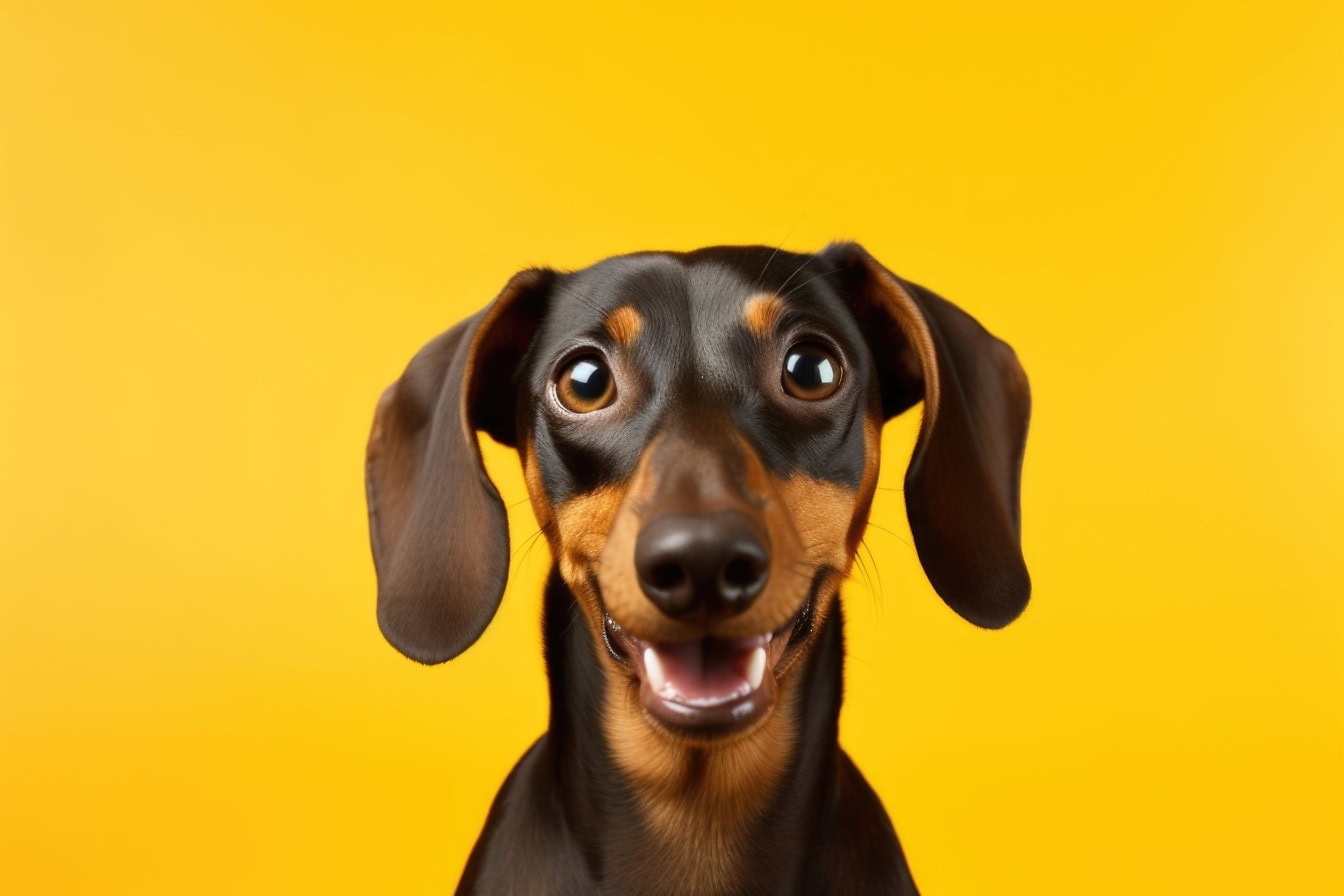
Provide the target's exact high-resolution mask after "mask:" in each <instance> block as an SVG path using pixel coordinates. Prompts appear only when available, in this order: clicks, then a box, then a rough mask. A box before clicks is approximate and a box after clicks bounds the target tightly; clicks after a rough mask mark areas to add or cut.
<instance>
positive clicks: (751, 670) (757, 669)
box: [747, 647, 765, 691]
mask: <svg viewBox="0 0 1344 896" xmlns="http://www.w3.org/2000/svg"><path fill="white" fill-rule="evenodd" d="M764 677H765V648H764V647H757V648H756V649H755V650H753V651H752V652H751V659H750V660H748V661H747V684H749V685H751V689H752V690H753V691H754V690H756V689H757V688H758V687H760V686H761V679H762V678H764Z"/></svg>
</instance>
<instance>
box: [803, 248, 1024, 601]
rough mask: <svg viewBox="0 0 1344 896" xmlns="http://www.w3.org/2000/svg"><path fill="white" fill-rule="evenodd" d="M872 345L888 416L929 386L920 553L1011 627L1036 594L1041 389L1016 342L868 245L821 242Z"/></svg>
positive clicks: (908, 482) (941, 587)
mask: <svg viewBox="0 0 1344 896" xmlns="http://www.w3.org/2000/svg"><path fill="white" fill-rule="evenodd" d="M821 258H822V260H823V261H824V262H830V266H831V267H833V268H835V269H836V274H837V276H838V281H839V283H840V284H841V285H842V289H843V291H844V293H845V296H846V299H847V300H848V301H849V303H850V307H851V309H852V310H853V312H854V315H855V317H856V318H857V319H858V322H859V325H860V327H861V328H862V330H863V332H864V333H865V334H867V338H868V340H869V343H870V345H871V348H872V352H873V356H874V358H875V360H876V363H877V368H878V380H879V383H880V386H881V391H882V413H883V417H884V419H889V418H891V417H893V416H895V415H896V414H899V413H901V412H902V411H904V410H906V409H907V408H908V407H910V406H911V405H912V404H914V403H915V402H916V401H919V400H920V399H921V398H922V399H923V400H924V419H923V422H922V423H921V425H920V430H919V439H918V441H917V442H916V444H915V451H914V454H913V455H912V456H911V458H910V467H909V469H908V470H907V471H906V474H905V504H906V513H907V514H908V515H909V517H910V530H911V532H912V533H913V534H914V536H915V547H916V549H917V550H918V552H919V560H920V563H921V564H923V566H924V571H925V573H926V574H927V575H928V577H929V581H930V582H931V583H932V584H933V587H934V589H935V590H936V591H937V592H938V593H939V594H940V595H941V596H942V598H943V600H945V601H946V602H947V604H948V606H950V607H951V608H952V609H954V610H956V611H957V613H959V614H960V615H961V616H963V617H964V618H965V619H967V620H969V621H970V622H973V623H975V624H976V625H979V626H983V627H985V628H1002V627H1003V626H1005V625H1007V624H1008V623H1010V622H1012V621H1013V620H1014V619H1016V618H1017V616H1018V614H1020V613H1021V612H1022V610H1023V609H1024V608H1025V607H1026V605H1027V599H1028V598H1029V597H1030V596H1031V578H1030V577H1029V576H1028V574H1027V566H1026V561H1025V560H1024V559H1023V558H1022V543H1021V509H1020V507H1021V503H1020V498H1019V485H1020V482H1021V477H1022V453H1023V450H1024V449H1025V447H1026V440H1027V420H1028V418H1029V416H1030V413H1031V393H1030V391H1029V389H1028V386H1027V377H1026V374H1025V373H1024V372H1023V371H1022V367H1021V366H1020V365H1019V364H1018V362H1017V356H1016V355H1015V354H1014V353H1013V350H1012V349H1011V348H1009V347H1008V345H1007V344H1005V343H1003V342H1000V341H999V340H998V339H995V338H994V337H993V336H991V335H990V334H989V333H988V332H987V331H986V330H985V328H984V327H982V326H980V324H978V323H977V322H976V321H975V320H974V318H972V317H971V316H970V315H968V314H966V313H965V312H964V311H962V310H961V309H959V308H957V307H956V306H955V305H953V304H951V303H950V302H947V301H945V300H944V299H941V298H939V297H938V296H936V295H934V294H933V293H931V292H929V291H928V290H927V289H924V288H923V287H921V286H917V285H915V284H913V283H908V282H906V281H904V280H901V279H900V278H899V277H897V276H896V275H894V274H892V273H891V271H889V270H887V269H886V268H885V267H883V266H882V265H881V264H879V263H878V262H877V260H876V259H874V258H873V257H872V256H871V255H869V254H868V252H867V251H866V250H865V249H864V248H863V247H862V246H859V245H857V244H854V243H840V244H837V245H833V246H830V247H828V248H827V249H826V250H825V251H824V252H823V253H822V254H821Z"/></svg>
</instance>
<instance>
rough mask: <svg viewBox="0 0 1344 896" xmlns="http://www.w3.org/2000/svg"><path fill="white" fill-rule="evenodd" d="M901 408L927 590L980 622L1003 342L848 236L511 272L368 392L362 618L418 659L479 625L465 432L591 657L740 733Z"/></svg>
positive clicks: (500, 564) (989, 623)
mask: <svg viewBox="0 0 1344 896" xmlns="http://www.w3.org/2000/svg"><path fill="white" fill-rule="evenodd" d="M921 399H922V400H923V401H924V417H923V422H922V425H921V428H920V433H919V440H918V444H917V445H916V447H915V451H914V455H913V457H912V459H911V461H910V466H909V470H908V472H907V475H906V488H905V500H906V505H907V511H908V514H909V518H910V525H911V530H912V532H913V533H914V537H915V544H916V547H917V549H918V552H919V557H920V561H921V562H922V564H923V566H924V569H925V571H926V573H927V574H928V576H929V579H930V581H931V582H932V584H933V586H934V588H935V589H936V590H937V591H938V593H939V594H940V595H941V596H942V597H943V599H944V600H945V601H946V602H947V603H948V604H949V605H950V606H951V607H952V608H953V609H954V610H956V611H957V612H958V613H959V614H961V615H962V616H963V617H965V618H966V619H968V620H970V621H971V622H973V623H975V624H977V625H981V626H985V627H989V628H998V627H1000V626H1003V625H1006V624H1007V623H1008V622H1010V621H1012V620H1013V619H1014V618H1015V617H1016V616H1017V615H1018V614H1019V613H1020V612H1021V611H1022V609H1023V607H1024V606H1025V605H1026V602H1027V598H1028V594H1029V591H1030V582H1029V579H1028V577H1027V570H1026V566H1025V564H1024V562H1023V559H1022V554H1021V549H1020V539H1019V510H1018V508H1019V501H1018V481H1019V475H1020V470H1021V463H1022V452H1023V447H1024V444H1025V440H1026V431H1027V417H1028V410H1029V403H1030V399H1029V395H1028V390H1027V382H1026V378H1025V376H1024V374H1023V372H1022V369H1021V367H1020V366H1019V365H1018V363H1017V360H1016V357H1015V356H1014V354H1013V352H1012V350H1011V349H1010V348H1009V347H1008V346H1007V345H1005V344H1004V343H1002V342H1000V341H999V340H997V339H995V338H994V337H993V336H991V335H990V334H989V333H987V332H986V331H985V330H984V329H983V328H982V327H981V326H980V325H979V324H977V323H976V322H975V321H974V320H973V319H971V318H970V317H969V316H967V315H966V314H965V313H963V312H962V311H960V310H958V309H957V308H956V307H954V306H953V305H951V304H949V303H948V302H946V301H944V300H943V299H941V298H939V297H937V296H935V295H933V294H932V293H930V292H928V291H927V290H925V289H922V288H921V287H919V286H916V285H914V284H911V283H908V282H905V281H902V280H900V279H899V278H897V277H896V276H895V275H893V274H892V273H891V272H890V271H888V270H887V269H886V268H884V267H883V266H882V265H881V264H879V263H878V262H877V261H875V260H874V259H873V258H872V257H871V256H870V255H869V254H868V253H867V252H866V251H864V250H863V249H862V248H861V247H859V246H857V245H854V244H839V245H835V246H832V247H830V248H828V249H827V250H825V251H824V252H821V253H819V254H817V255H795V254H792V253H787V252H774V251H771V250H770V249H768V248H761V247H747V248H716V249H704V250H700V251H697V252H691V253H687V254H675V253H647V254H638V255H629V256H623V257H619V258H613V259H609V260H607V261H603V262H601V263H599V264H596V265H594V266H592V267H590V268H587V269H585V270H581V271H578V272H575V273H570V274H557V273H555V272H552V271H545V270H530V271H524V272H523V273H520V274H518V275H517V276H515V277H514V278H513V280H511V281H510V282H509V284H508V285H507V286H506V287H505V288H504V291H503V292H502V293H501V294H500V296H499V297H498V298H497V299H496V300H495V301H494V302H493V303H492V304H491V305H490V306H489V307H487V308H486V309H485V310H484V311H482V312H480V313H479V314H477V315H475V316H474V317H472V318H470V319H468V320H466V321H464V322H463V323H461V324H459V325H457V326H456V327H454V328H453V329H451V330H449V331H448V332H446V333H444V334H443V335H441V336H439V337H438V338H437V339H435V340H434V341H433V342H431V343H430V344H429V345H427V346H426V347H425V348H424V349H423V350H422V351H421V352H420V353H419V354H418V355H416V357H415V358H414V359H413V360H412V361H411V363H410V366H409V367H408V368H407V369H406V372H405V374H404V375H403V376H402V378H401V379H400V380H399V381H398V382H397V383H396V384H394V385H393V386H392V387H391V388H389V389H388V390H387V392H386V393H385V394H384V395H383V398H382V400H381V401H380V402H379V405H378V411H377V416H376V419H375V421H374V427H373V433H372V436H371V437H370V441H369V449H368V468H367V477H368V479H367V481H368V499H369V518H370V527H371V530H372V539H373V549H374V560H375V565H376V567H377V571H378V620H379V623H380V625H381V626H382V630H383V633H384V634H385V635H386V636H387V638H388V640H389V641H390V642H391V643H392V644H393V645H394V646H396V647H397V649H399V650H401V651H402V652H403V653H405V654H406V655H407V656H409V657H411V658H412V659H415V660H418V661H420V662H422V663H439V662H443V661H444V660H448V659H451V658H452V657H454V656H456V655H457V654H458V653H460V652H461V651H463V650H465V649H466V648H467V647H468V646H470V645H471V644H472V643H473V642H474V641H475V640H476V639H477V638H478V637H479V636H480V634H481V632H482V631H483V630H484V629H485V627H486V625H488V624H489V622H490V619H491V618H492V617H493V615H494V613H495V610H496V608H497V607H498V605H499V601H500V598H501V596H502V594H503V591H504V585H505V581H506V579H507V576H508V562H509V548H508V528H507V520H506V517H505V513H504V507H503V505H502V503H501V502H500V499H499V495H498V493H497V492H496V490H495V488H494V486H493V485H492V484H491V482H490V480H489V478H488V477H487V475H486V473H485V470H484V468H483V466H482V464H481V456H480V450H479V446H478V445H477V441H476V431H477V430H484V431H486V432H488V433H489V434H490V435H491V436H493V437H494V438H495V439H497V440H498V441H500V442H503V443H505V444H508V445H513V446H516V447H517V449H518V451H519V454H520V456H521V458H522V462H523V468H524V471H525V474H526V480H527V485H528V491H529V493H530V495H531V499H532V504H533V507H534V510H535V511H536V515H537V517H538V520H539V521H540V523H541V526H542V529H543V531H544V532H545V533H546V536H547V538H548V540H549V542H550V546H551V550H552V552H553V554H554V557H555V559H556V561H557V564H558V566H559V571H560V574H561V575H562V576H563V578H564V580H565V582H566V583H567V584H568V586H569V587H570V589H571V590H572V591H573V593H574V594H575V596H576V597H577V599H578V604H579V605H580V607H582V610H583V613H584V616H585V617H586V621H587V625H588V628H589V634H590V635H591V641H592V648H593V650H594V651H596V652H598V653H599V654H600V655H601V656H602V657H603V659H602V662H603V663H605V664H606V666H607V671H608V673H609V675H610V676H612V677H613V678H614V679H615V680H617V681H624V682H626V683H627V684H629V685H630V686H631V688H632V689H634V688H635V687H637V689H638V695H639V697H638V699H639V702H640V704H641V705H642V707H643V709H644V713H645V714H646V715H647V716H648V717H649V718H650V719H652V720H653V722H654V724H655V726H656V727H660V728H662V729H664V730H666V731H670V732H672V733H674V734H679V735H684V736H692V737H702V738H708V737H713V736H716V735H721V734H728V733H741V732H744V731H747V730H750V729H751V728H752V727H753V726H754V725H755V724H756V723H758V722H759V721H760V720H761V719H762V718H763V717H765V716H766V715H767V714H768V713H769V711H770V708H771V706H772V705H773V703H774V702H775V698H776V694H777V692H778V687H779V683H780V682H784V681H786V680H787V676H788V674H789V670H790V669H791V668H792V667H793V666H794V665H795V663H796V661H797V659H798V658H799V657H800V656H802V655H803V654H804V653H806V651H807V650H808V648H809V646H810V645H811V643H812V641H813V638H814V635H815V633H816V632H817V631H818V630H819V629H820V623H821V621H822V620H824V619H825V617H826V615H827V613H828V612H829V611H830V609H831V607H832V606H833V603H834V601H835V599H836V595H837V593H838V590H839V586H840V583H841V582H842V580H843V579H844V578H845V576H846V575H847V574H848V572H849V569H850V565H851V562H852V561H853V558H854V553H855V550H856V548H857V546H858V542H859V538H860V536H861V535H862V532H863V529H864V526H865V524H866V522H867V517H868V510H869V506H870V504H871V501H872V497H873V491H874V488H875V486H876V481H877V470H878V462H879V433H880V431H881V428H882V424H883V422H884V421H885V420H887V419H888V418H890V417H892V416H894V415H896V414H899V413H900V412H902V411H904V410H906V409H907V408H909V407H910V406H911V405H913V404H914V403H916V402H918V401H920V400H921Z"/></svg>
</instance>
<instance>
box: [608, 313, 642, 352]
mask: <svg viewBox="0 0 1344 896" xmlns="http://www.w3.org/2000/svg"><path fill="white" fill-rule="evenodd" d="M603 323H604V325H605V326H606V328H607V332H608V333H610V334H611V338H612V339H615V340H616V342H617V344H619V345H621V346H623V347H625V348H629V347H630V346H631V344H633V343H634V341H635V338H636V337H638V336H639V331H640V330H642V329H644V318H642V317H640V316H639V312H638V311H636V310H635V306H634V305H622V306H621V307H619V308H616V309H614V310H612V312H611V313H610V314H608V315H607V319H606V320H605V321H604V322H603Z"/></svg>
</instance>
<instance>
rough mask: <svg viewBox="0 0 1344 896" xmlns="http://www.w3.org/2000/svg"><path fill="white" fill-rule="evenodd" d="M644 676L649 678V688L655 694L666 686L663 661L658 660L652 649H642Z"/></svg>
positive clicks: (656, 652)
mask: <svg viewBox="0 0 1344 896" xmlns="http://www.w3.org/2000/svg"><path fill="white" fill-rule="evenodd" d="M644 674H645V675H647V676H648V677H649V687H651V688H653V692H654V693H655V694H657V693H659V692H661V691H662V689H663V688H664V687H666V686H667V676H666V675H664V674H663V661H662V660H660V659H658V651H656V650H654V649H653V648H652V647H645V648H644Z"/></svg>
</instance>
